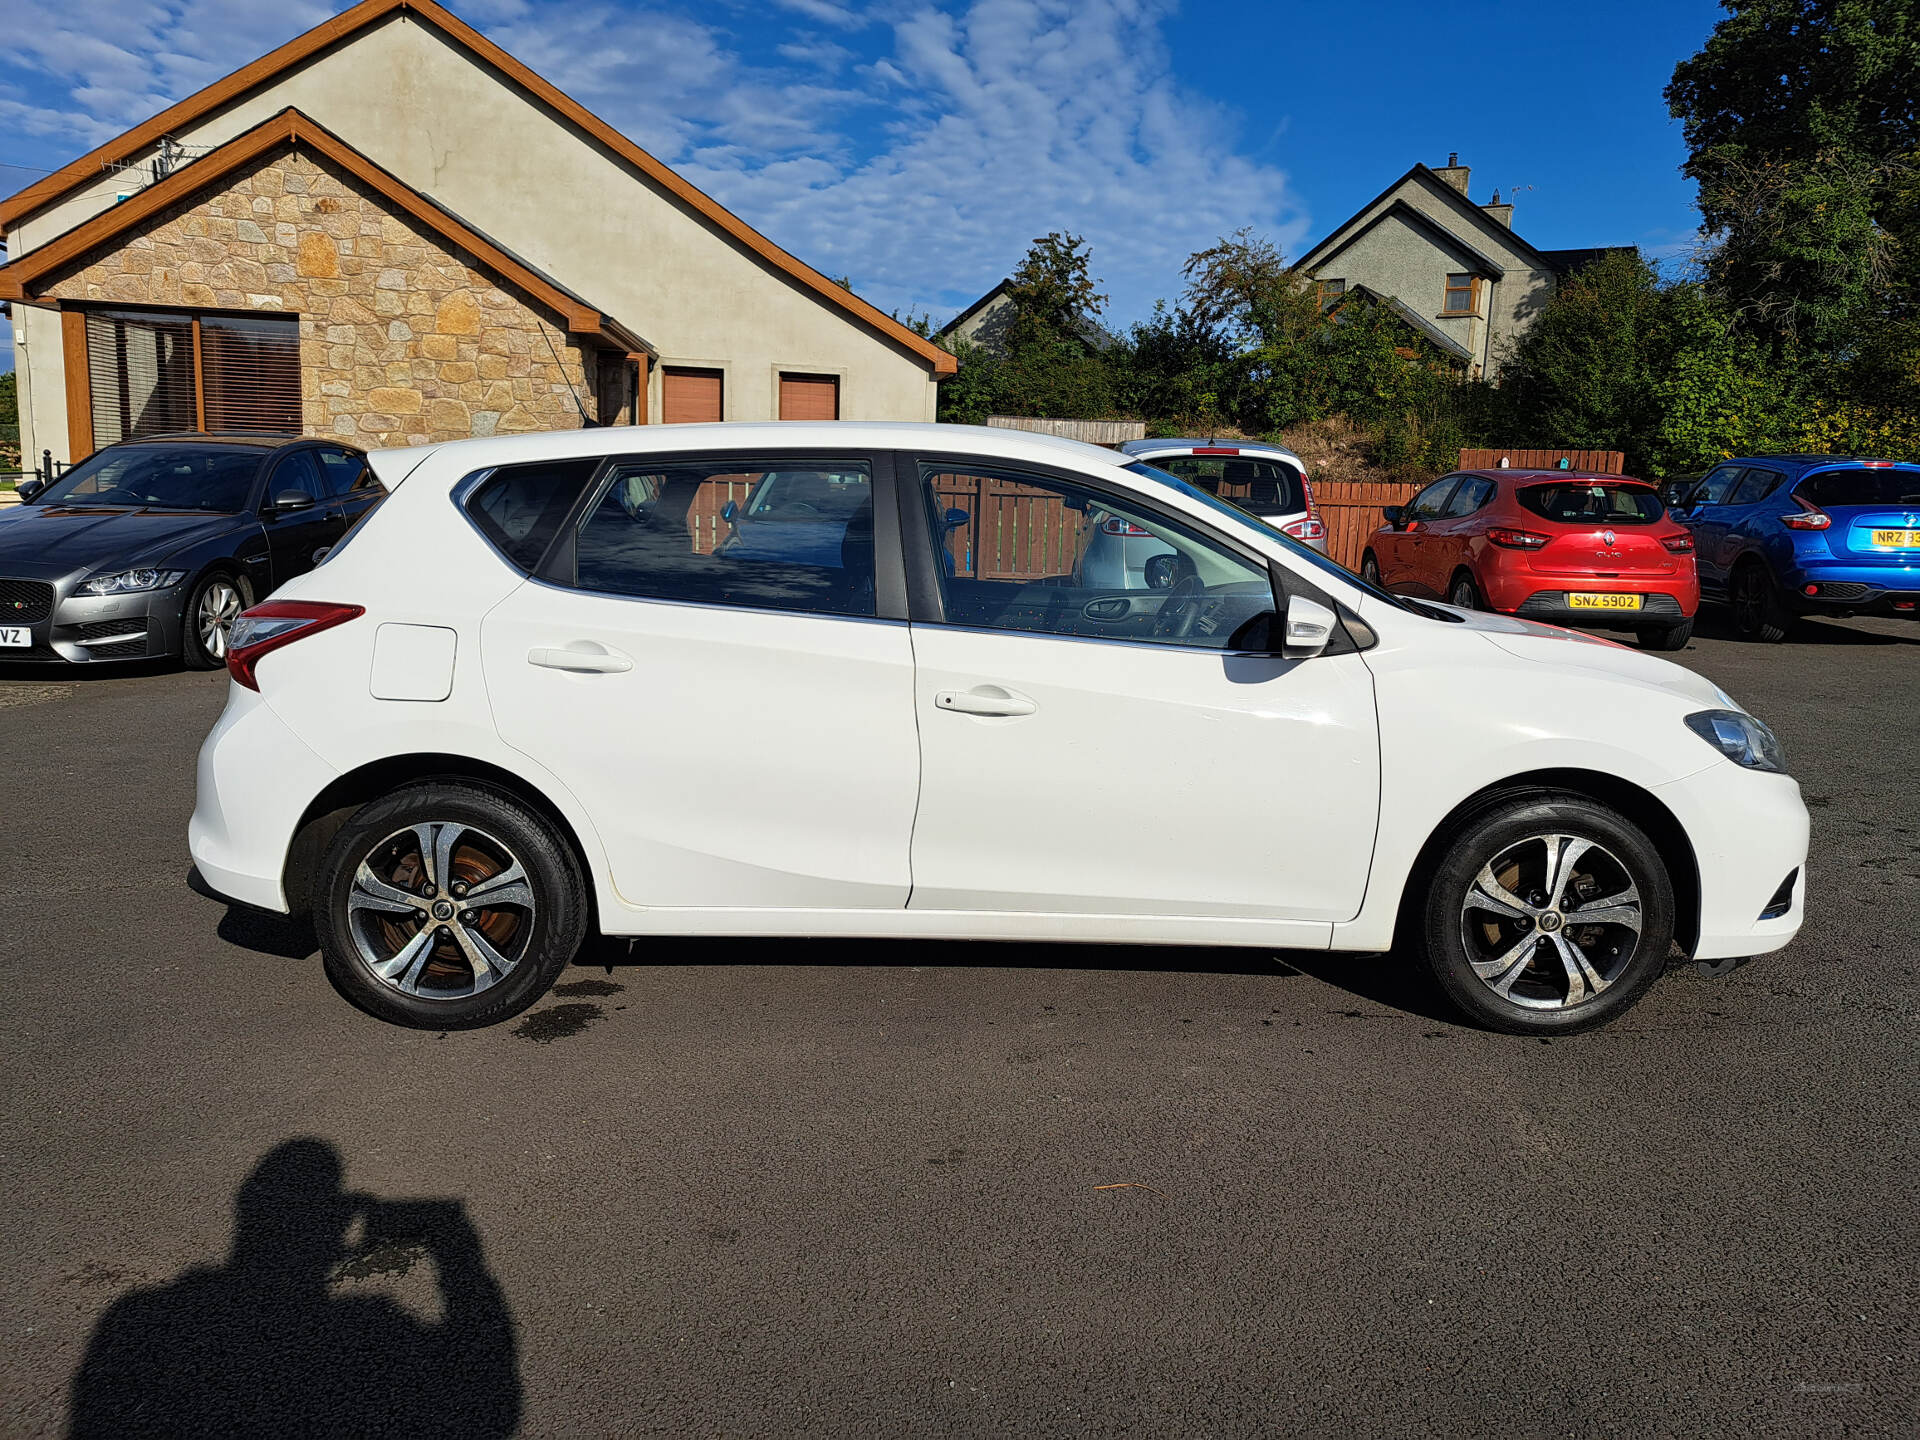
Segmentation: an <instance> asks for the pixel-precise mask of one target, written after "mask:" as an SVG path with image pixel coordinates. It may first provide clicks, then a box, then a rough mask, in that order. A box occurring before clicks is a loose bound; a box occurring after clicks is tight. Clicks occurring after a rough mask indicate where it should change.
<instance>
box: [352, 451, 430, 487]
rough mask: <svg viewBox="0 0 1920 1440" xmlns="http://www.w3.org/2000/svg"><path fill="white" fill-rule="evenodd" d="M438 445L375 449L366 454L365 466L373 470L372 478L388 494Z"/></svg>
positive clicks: (417, 467) (418, 466)
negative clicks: (400, 448)
mask: <svg viewBox="0 0 1920 1440" xmlns="http://www.w3.org/2000/svg"><path fill="white" fill-rule="evenodd" d="M439 448H440V447H439V446H438V445H414V446H411V447H409V448H407V449H405V450H375V451H372V452H370V453H369V454H368V456H367V468H368V469H370V470H372V471H373V474H374V478H375V479H376V480H378V481H379V482H380V486H381V488H382V489H383V490H385V491H386V492H387V493H388V494H389V495H391V494H392V493H393V492H394V491H395V490H397V489H399V488H400V484H401V482H402V481H404V480H405V479H406V478H407V477H408V476H409V475H411V474H412V473H413V472H414V471H415V470H417V469H419V468H420V462H421V461H422V460H425V459H426V458H427V457H428V456H429V455H431V454H433V452H434V451H436V450H438V449H439Z"/></svg>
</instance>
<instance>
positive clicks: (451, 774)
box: [280, 753, 600, 933]
mask: <svg viewBox="0 0 1920 1440" xmlns="http://www.w3.org/2000/svg"><path fill="white" fill-rule="evenodd" d="M432 781H454V782H458V783H462V784H467V785H473V786H477V787H479V788H481V789H485V790H496V791H499V792H500V793H502V794H504V795H507V796H509V797H511V798H513V799H515V800H518V801H519V802H520V803H521V804H523V805H525V806H527V807H528V808H529V809H531V810H533V812H534V813H535V814H537V815H538V816H540V818H541V819H543V820H545V821H546V822H547V823H548V824H550V825H552V826H553V828H554V830H555V832H556V833H557V834H559V836H560V837H561V839H562V840H564V841H565V842H566V845H567V847H568V848H569V849H570V850H571V851H572V852H573V858H574V863H575V864H577V865H578V866H579V867H580V873H581V875H582V876H584V877H585V878H586V881H587V910H588V928H589V933H597V932H598V930H599V920H600V917H599V912H598V906H597V904H596V902H595V887H594V875H595V873H596V872H595V869H594V866H593V865H592V863H591V861H590V860H589V858H588V854H587V847H586V846H585V844H584V843H583V842H582V841H581V838H580V832H579V830H578V829H577V828H576V827H575V825H574V823H573V821H572V820H570V819H569V818H568V817H567V814H566V812H565V811H564V810H563V809H562V808H561V807H560V806H559V805H557V804H555V803H554V801H553V800H552V798H551V797H549V796H548V795H547V793H546V792H545V791H544V790H542V789H541V788H540V787H539V786H538V785H535V784H534V783H533V782H532V781H530V780H528V779H527V778H526V777H525V776H524V775H517V774H515V773H514V772H513V771H511V770H506V769H503V768H501V767H500V766H498V765H490V764H488V763H487V762H486V761H484V760H475V759H473V758H471V757H469V756H465V755H442V754H434V753H421V754H409V755H389V756H385V757H383V758H381V759H379V760H374V761H370V762H369V763H367V764H365V765H362V766H360V767H359V768H358V769H356V770H350V771H348V772H347V773H346V774H344V775H341V776H340V777H338V778H337V779H336V780H334V781H333V782H332V783H331V784H330V785H328V786H327V787H326V789H324V790H322V791H321V792H320V793H319V794H318V795H316V796H315V797H314V798H313V802H312V803H311V804H309V805H308V806H307V808H306V812H305V813H304V814H303V815H301V817H300V823H299V824H298V825H297V826H295V827H294V832H293V842H292V843H291V844H290V845H288V847H287V858H286V862H285V864H284V866H283V867H282V870H281V877H280V878H281V887H282V893H283V894H285V896H286V899H287V908H288V909H289V910H290V911H291V912H292V913H293V914H295V915H301V914H306V913H308V912H309V911H310V910H311V908H312V904H313V882H314V879H315V877H316V876H317V875H318V873H319V869H320V862H321V859H322V857H323V856H324V855H325V854H326V851H327V846H328V845H330V844H331V843H332V842H333V837H334V836H335V835H337V834H339V833H340V830H341V828H342V827H343V826H345V825H346V823H347V821H348V820H349V819H350V818H351V817H352V815H353V813H354V812H355V811H357V810H358V809H359V808H360V807H361V806H363V805H365V804H366V803H367V802H368V801H371V800H377V799H379V798H380V797H381V796H382V795H388V794H391V793H392V792H394V791H395V790H398V789H401V788H402V787H403V786H407V785H418V784H425V783H428V782H432Z"/></svg>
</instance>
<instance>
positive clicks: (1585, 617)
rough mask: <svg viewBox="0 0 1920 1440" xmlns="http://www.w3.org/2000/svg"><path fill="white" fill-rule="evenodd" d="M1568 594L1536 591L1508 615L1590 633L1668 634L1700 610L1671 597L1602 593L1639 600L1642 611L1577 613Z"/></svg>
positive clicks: (1655, 594) (1560, 591)
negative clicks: (1655, 632)
mask: <svg viewBox="0 0 1920 1440" xmlns="http://www.w3.org/2000/svg"><path fill="white" fill-rule="evenodd" d="M1567 593H1568V592H1567V591H1565V590H1536V591H1534V592H1533V593H1532V594H1531V595H1529V596H1527V598H1526V599H1525V600H1522V601H1521V602H1520V603H1519V604H1518V605H1517V606H1515V607H1514V608H1513V609H1512V610H1510V611H1508V612H1507V613H1508V614H1510V615H1517V616H1518V617H1519V618H1521V619H1522V620H1538V621H1540V622H1542V623H1543V624H1547V625H1579V626H1582V627H1584V628H1586V629H1590V630H1591V629H1599V630H1668V629H1671V628H1672V627H1674V626H1675V625H1679V624H1683V623H1684V622H1685V621H1686V620H1687V618H1688V617H1689V616H1690V615H1692V614H1693V612H1694V610H1695V609H1697V608H1698V605H1697V604H1696V605H1694V606H1683V605H1682V604H1681V603H1680V601H1679V600H1678V599H1676V598H1675V597H1674V596H1672V595H1665V594H1660V593H1657V592H1654V593H1649V592H1647V591H1644V590H1627V591H1621V590H1613V589H1603V590H1600V591H1598V592H1597V593H1600V594H1609V595H1610V594H1622V593H1624V594H1634V595H1638V596H1640V608H1639V609H1638V610H1576V609H1574V608H1573V607H1572V606H1571V605H1570V604H1568V602H1567ZM1585 593H1588V594H1593V593H1596V592H1594V591H1588V592H1585Z"/></svg>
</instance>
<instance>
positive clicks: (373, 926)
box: [313, 781, 588, 1030]
mask: <svg viewBox="0 0 1920 1440" xmlns="http://www.w3.org/2000/svg"><path fill="white" fill-rule="evenodd" d="M314 897H315V903H314V907H313V908H314V916H313V919H314V930H315V933H316V935H317V936H318V938H319V941H320V954H321V957H322V959H323V960H324V961H325V963H326V967H327V974H328V975H329V976H330V977H331V978H332V980H333V983H334V984H335V985H336V986H337V987H338V988H339V989H340V991H341V992H342V993H343V994H344V995H346V996H347V998H348V999H350V1000H352V1001H353V1002H354V1003H355V1004H356V1005H358V1006H360V1008H361V1009H363V1010H366V1011H368V1012H370V1013H372V1014H374V1015H377V1016H379V1017H380V1018H381V1019H383V1020H391V1021H393V1022H394V1023H395V1024H397V1025H412V1026H416V1027H419V1028H421V1029H429V1030H458V1029H469V1028H472V1027H474V1026H478V1025H492V1024H495V1023H497V1022H499V1021H501V1020H505V1019H508V1018H509V1017H511V1016H513V1015H517V1014H519V1013H520V1011H522V1010H524V1009H526V1008H527V1006H529V1005H531V1004H532V1003H533V1002H534V1001H535V1000H538V999H539V998H540V997H541V996H542V995H544V994H545V993H546V991H547V988H548V987H549V986H551V985H552V984H553V982H554V981H555V980H556V979H557V978H559V975H560V973H561V972H562V971H563V970H565V969H566V967H567V965H568V964H569V963H570V962H571V961H572V960H573V957H574V955H575V953H576V952H578V950H579V949H580V943H581V941H582V940H583V939H584V938H585V937H586V933H587V920H588V910H587V892H586V884H585V882H584V881H583V880H582V878H581V875H580V867H579V865H578V864H577V863H576V862H575V860H574V857H573V852H572V851H571V850H570V849H569V848H568V846H567V844H566V842H565V841H564V840H562V839H561V837H560V836H559V835H558V834H556V833H555V831H554V828H553V827H552V825H550V824H549V823H548V822H547V821H546V820H545V819H543V818H542V817H540V816H539V815H537V814H535V813H534V812H533V811H532V810H530V809H528V808H527V807H526V806H525V805H523V804H521V803H520V802H519V801H518V800H516V799H514V798H513V797H512V796H510V795H507V794H505V793H504V792H501V791H498V790H493V789H490V788H488V787H486V786H484V785H478V784H470V783H465V782H459V781H445V782H430V783H423V784H419V785H411V786H408V787H406V788H405V789H402V790H396V791H395V792H393V793H392V794H391V795H387V796H384V797H382V798H381V799H379V800H374V801H370V802H369V803H368V804H366V805H364V806H362V807H361V808H360V810H359V811H358V812H357V813H356V814H355V815H354V816H353V818H352V819H351V820H349V821H348V822H347V823H346V825H345V827H343V828H342V829H341V831H340V833H339V834H338V835H336V836H335V837H334V839H333V843H332V844H331V845H329V846H328V847H327V852H326V855H325V857H324V858H323V859H322V860H321V863H320V873H319V876H318V880H317V883H316V884H315V886H314Z"/></svg>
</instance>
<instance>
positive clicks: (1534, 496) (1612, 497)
mask: <svg viewBox="0 0 1920 1440" xmlns="http://www.w3.org/2000/svg"><path fill="white" fill-rule="evenodd" d="M1517 498H1518V499H1519V501H1520V503H1521V504H1522V505H1523V506H1525V507H1526V508H1527V509H1529V510H1531V511H1532V512H1533V513H1534V514H1536V515H1538V516H1539V517H1540V518H1541V519H1542V520H1554V521H1557V522H1559V523H1560V524H1562V525H1651V524H1653V522H1654V521H1656V520H1658V519H1659V518H1660V517H1661V516H1662V515H1664V514H1665V513H1666V507H1665V506H1664V505H1662V504H1661V503H1660V497H1659V495H1657V494H1656V493H1654V490H1653V487H1652V486H1650V485H1622V484H1618V483H1616V482H1613V481H1605V480H1564V481H1556V482H1554V483H1553V484H1551V485H1529V486H1527V487H1526V488H1525V489H1523V490H1521V491H1520V493H1519V495H1518V497H1517Z"/></svg>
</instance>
